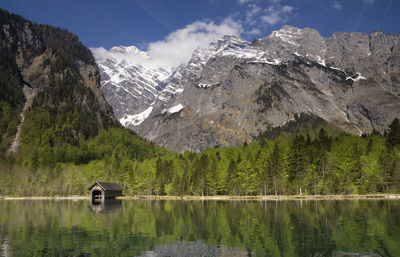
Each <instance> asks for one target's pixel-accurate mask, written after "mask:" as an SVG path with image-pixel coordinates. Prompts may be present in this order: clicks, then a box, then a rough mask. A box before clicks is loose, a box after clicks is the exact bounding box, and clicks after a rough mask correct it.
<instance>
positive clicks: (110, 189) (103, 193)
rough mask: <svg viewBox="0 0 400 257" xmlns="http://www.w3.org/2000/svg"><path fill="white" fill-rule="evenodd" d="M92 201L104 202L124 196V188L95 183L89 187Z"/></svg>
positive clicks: (113, 184) (111, 184)
mask: <svg viewBox="0 0 400 257" xmlns="http://www.w3.org/2000/svg"><path fill="white" fill-rule="evenodd" d="M89 191H90V197H91V198H92V200H104V199H106V198H115V197H117V196H122V187H121V186H120V185H118V184H116V183H109V182H95V183H94V184H93V185H92V186H91V187H89Z"/></svg>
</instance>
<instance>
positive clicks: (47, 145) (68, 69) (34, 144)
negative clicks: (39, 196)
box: [0, 9, 119, 159]
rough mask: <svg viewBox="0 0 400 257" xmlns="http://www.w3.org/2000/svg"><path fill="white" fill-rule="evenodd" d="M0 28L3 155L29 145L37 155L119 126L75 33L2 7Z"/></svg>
mask: <svg viewBox="0 0 400 257" xmlns="http://www.w3.org/2000/svg"><path fill="white" fill-rule="evenodd" d="M0 28H1V30H0V86H1V93H0V113H1V114H2V115H1V116H0V132H1V135H0V137H1V150H2V151H1V152H2V153H5V152H9V153H17V152H21V151H22V152H25V151H24V149H25V150H27V149H30V150H32V151H26V152H30V154H36V155H38V156H39V157H40V156H41V154H43V153H40V152H39V153H38V149H42V150H43V149H47V150H48V151H50V152H51V151H55V149H57V147H64V146H65V145H71V146H78V145H79V144H80V142H81V141H82V140H86V139H89V138H93V137H95V136H96V135H97V134H98V133H99V131H101V130H103V129H107V128H109V127H118V126H119V125H118V124H117V122H116V120H115V118H114V117H113V112H112V108H111V107H110V106H109V105H108V103H107V102H106V100H105V99H104V95H103V92H102V91H101V88H100V73H99V70H98V68H97V65H96V63H95V60H94V58H93V55H92V53H91V52H90V50H89V49H88V48H86V47H85V46H84V45H82V43H80V42H79V40H78V37H77V36H76V35H74V34H72V33H70V32H68V31H67V30H64V29H60V28H54V27H51V26H48V25H38V24H35V23H33V22H30V21H28V20H26V19H24V18H22V17H21V16H18V15H15V14H11V13H9V12H7V11H5V10H2V9H0ZM59 154H60V156H59V157H60V158H61V159H62V156H61V155H62V153H59ZM39 157H38V158H39Z"/></svg>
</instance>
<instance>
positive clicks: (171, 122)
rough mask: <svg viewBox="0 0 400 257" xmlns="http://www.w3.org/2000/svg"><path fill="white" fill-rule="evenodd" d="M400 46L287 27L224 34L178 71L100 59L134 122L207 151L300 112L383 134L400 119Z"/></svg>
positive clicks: (177, 144)
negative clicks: (254, 34) (256, 35)
mask: <svg viewBox="0 0 400 257" xmlns="http://www.w3.org/2000/svg"><path fill="white" fill-rule="evenodd" d="M399 42H400V35H396V36H395V35H389V34H384V33H382V32H373V33H371V34H364V33H342V32H337V33H334V34H333V36H332V37H329V38H324V37H322V36H321V35H320V34H319V33H318V31H316V30H314V29H309V28H304V29H298V28H294V27H290V26H284V27H282V28H281V29H280V30H279V31H274V32H273V33H272V34H271V35H269V36H267V37H265V38H261V39H255V40H253V42H251V43H250V42H247V41H244V40H242V39H241V38H239V37H236V36H224V37H222V38H221V39H220V40H218V41H217V42H215V43H212V44H210V46H209V47H208V48H206V49H197V50H196V51H195V52H194V53H193V56H192V59H191V60H190V61H189V63H188V64H187V65H184V66H181V67H179V68H177V69H176V70H175V71H173V73H172V72H171V71H170V74H168V73H165V72H160V71H154V70H153V71H148V70H146V69H145V68H144V67H140V68H139V67H137V66H129V65H126V64H115V63H113V62H112V60H106V61H99V60H97V62H98V64H99V66H100V71H101V74H102V89H103V92H104V94H105V97H106V99H107V100H108V101H109V102H110V104H111V105H112V106H113V108H114V110H118V111H119V113H118V116H117V118H118V119H119V120H120V121H121V122H122V123H123V124H124V125H125V126H127V127H129V128H131V129H133V130H135V131H136V132H138V133H139V134H140V135H141V136H143V137H145V138H147V139H149V140H152V141H154V142H155V143H157V144H159V145H161V146H164V147H166V148H168V149H172V150H177V151H179V152H182V151H185V150H193V151H202V150H203V149H205V148H206V147H214V146H230V145H237V144H241V143H244V142H246V141H251V140H252V139H254V138H255V137H257V136H258V135H259V134H260V133H261V132H264V131H266V130H268V128H271V127H277V126H282V125H284V124H286V123H287V122H288V121H293V120H294V119H295V117H298V115H299V114H308V115H313V116H318V117H320V118H322V119H324V120H326V121H328V122H330V123H332V124H334V125H336V126H338V127H340V128H342V129H344V130H345V131H348V132H350V133H353V134H358V135H360V134H362V133H369V132H371V131H372V130H373V129H375V130H378V131H381V132H382V131H383V130H384V129H386V128H387V126H388V124H389V123H390V122H391V121H392V120H393V119H394V118H395V117H399V116H400V70H399V68H400V43H399ZM108 63H112V64H111V65H108ZM112 67H114V68H112ZM110 69H113V71H116V72H115V73H113V72H111V71H110ZM131 70H132V72H130V71H131ZM117 75H118V79H121V78H123V80H118V79H112V76H117ZM122 75H125V77H123V76H122ZM145 75H147V76H145ZM116 81H118V83H117V82H116ZM122 86H123V87H124V89H121V87H122ZM145 88H148V90H145ZM128 91H129V92H138V91H139V92H142V93H141V94H139V93H138V94H129V93H128ZM145 91H146V92H150V93H148V94H146V92H145ZM125 96H127V97H125ZM117 98H119V99H120V100H121V101H113V100H112V99H117ZM137 106H139V107H137ZM138 117H139V118H138ZM132 118H133V119H132ZM128 120H129V122H128Z"/></svg>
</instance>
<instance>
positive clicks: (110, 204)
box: [89, 198, 122, 213]
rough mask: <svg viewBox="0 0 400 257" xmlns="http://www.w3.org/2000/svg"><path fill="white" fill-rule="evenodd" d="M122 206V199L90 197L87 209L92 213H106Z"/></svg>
mask: <svg viewBox="0 0 400 257" xmlns="http://www.w3.org/2000/svg"><path fill="white" fill-rule="evenodd" d="M121 207H122V200H119V199H113V198H110V199H108V198H105V199H101V200H97V199H91V201H90V204H89V209H90V210H92V211H93V212H94V213H107V212H114V211H117V210H118V209H120V208H121Z"/></svg>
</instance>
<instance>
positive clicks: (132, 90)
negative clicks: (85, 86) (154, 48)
mask: <svg viewBox="0 0 400 257" xmlns="http://www.w3.org/2000/svg"><path fill="white" fill-rule="evenodd" d="M109 53H110V54H109V55H106V56H103V55H95V58H96V62H97V64H98V66H99V69H100V73H101V88H102V90H103V93H104V95H105V97H106V99H107V101H108V103H109V104H110V105H111V106H112V107H113V109H114V113H115V116H116V118H117V119H118V120H119V121H120V122H121V123H122V125H124V126H136V125H138V124H140V122H141V121H143V119H145V118H146V117H147V116H148V114H149V112H151V109H152V103H154V101H155V100H156V98H157V96H158V95H159V94H161V93H162V90H163V89H164V86H163V82H164V81H166V80H167V79H168V77H169V76H170V74H171V71H169V70H165V69H162V68H151V67H148V66H147V67H146V66H143V65H140V64H136V63H135V62H134V60H131V59H129V58H125V57H126V56H137V57H141V58H144V59H145V58H148V56H147V54H146V52H143V51H140V50H139V49H138V48H136V47H135V46H129V47H123V46H118V47H113V48H111V49H110V51H109ZM127 54H128V55H127Z"/></svg>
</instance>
